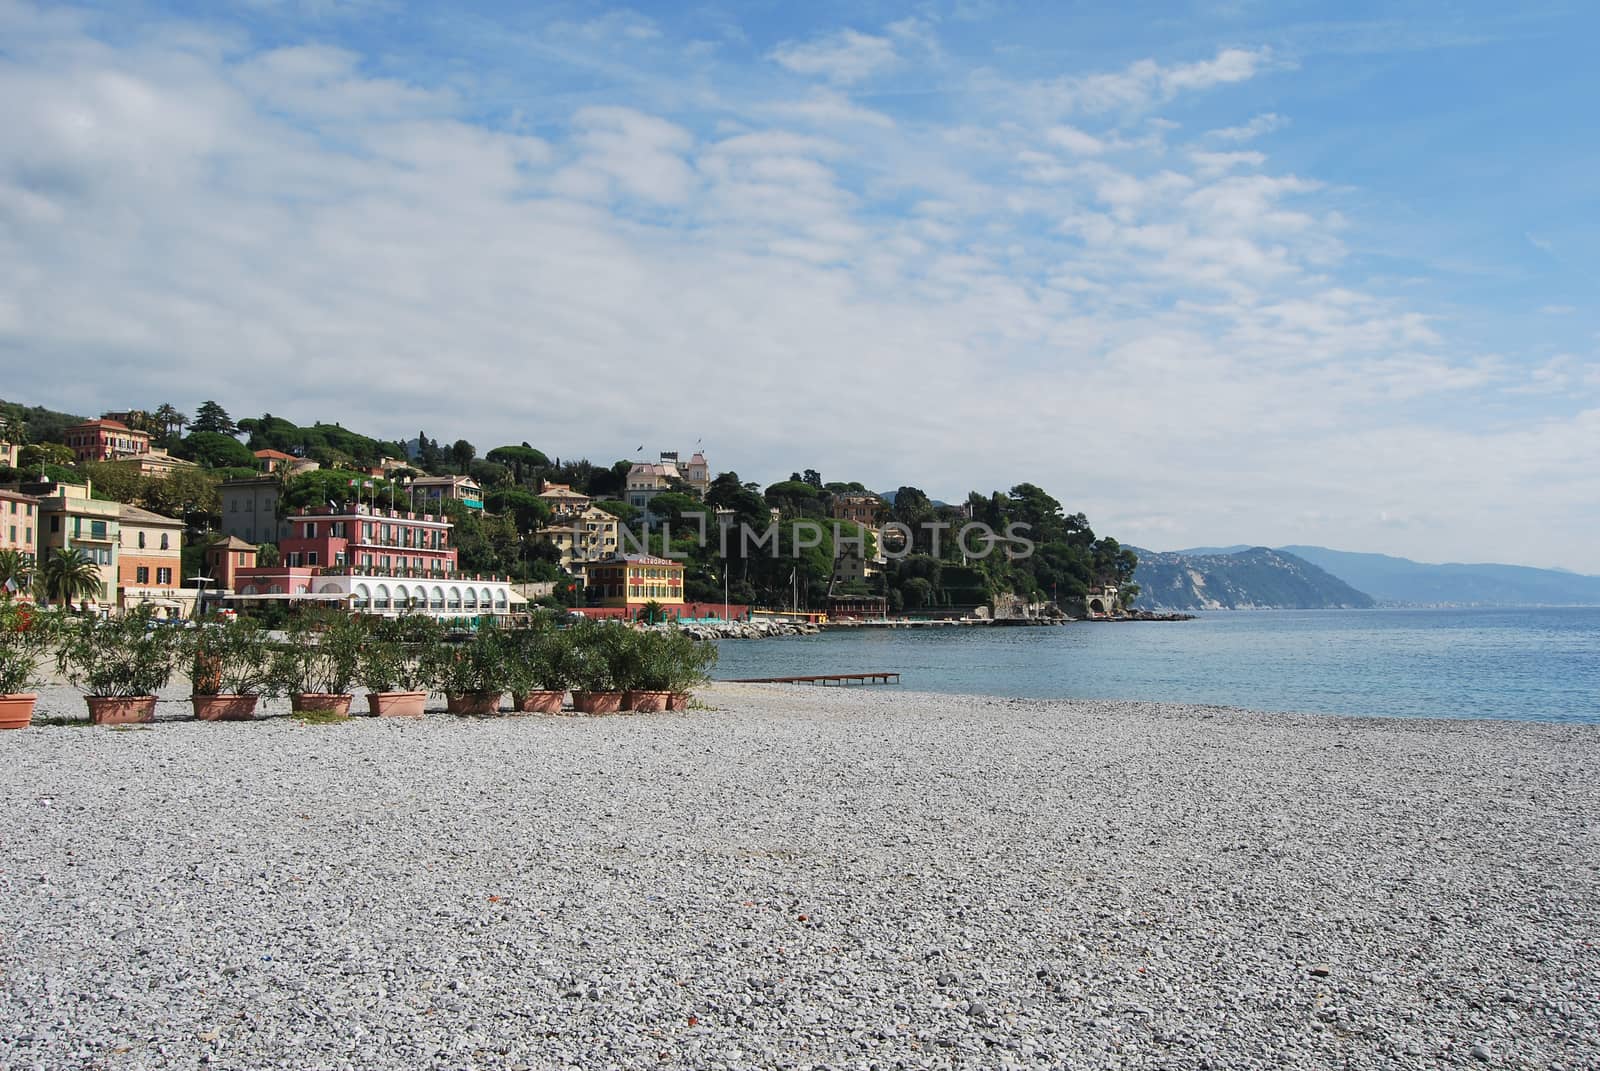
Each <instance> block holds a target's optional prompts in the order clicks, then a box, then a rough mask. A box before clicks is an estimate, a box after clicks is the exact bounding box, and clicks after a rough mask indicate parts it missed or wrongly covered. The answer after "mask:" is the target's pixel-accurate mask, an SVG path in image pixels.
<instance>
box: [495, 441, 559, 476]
mask: <svg viewBox="0 0 1600 1071" xmlns="http://www.w3.org/2000/svg"><path fill="white" fill-rule="evenodd" d="M483 459H484V460H485V461H493V462H494V463H495V464H497V465H504V466H505V467H506V468H508V469H510V470H511V475H512V478H513V479H515V480H516V481H517V482H518V483H526V482H528V481H529V480H531V479H532V478H533V476H534V474H535V473H537V472H539V471H540V470H542V469H546V468H549V467H550V459H549V458H548V457H546V456H545V455H544V454H543V453H541V452H540V451H538V450H535V449H534V448H533V447H531V446H529V445H528V444H527V443H523V444H522V445H521V446H497V447H495V448H494V449H493V450H490V451H489V452H488V453H487V454H484V455H483Z"/></svg>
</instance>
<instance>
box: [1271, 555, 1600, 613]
mask: <svg viewBox="0 0 1600 1071" xmlns="http://www.w3.org/2000/svg"><path fill="white" fill-rule="evenodd" d="M1280 549H1281V550H1282V552H1284V553H1287V554H1292V555H1294V556H1296V557H1298V558H1302V559H1304V560H1305V561H1308V562H1310V563H1312V564H1314V565H1316V566H1318V567H1320V568H1322V569H1324V570H1326V571H1327V572H1329V573H1331V574H1333V575H1334V576H1336V577H1338V578H1339V579H1340V580H1343V581H1344V582H1345V583H1347V584H1350V585H1351V586H1353V587H1356V588H1360V589H1361V590H1362V591H1364V592H1366V593H1367V594H1369V595H1371V596H1372V597H1373V598H1374V599H1376V600H1377V601H1378V602H1380V603H1387V604H1393V605H1403V606H1440V605H1451V606H1539V605H1543V606H1580V605H1581V606H1597V605H1600V576H1583V575H1581V574H1579V573H1568V572H1563V571H1561V570H1558V569H1534V568H1531V567H1529V566H1523V565H1496V564H1476V565H1454V564H1453V565H1431V564H1428V563H1426V562H1415V561H1411V560H1410V559H1408V558H1394V557H1390V556H1389V555H1387V554H1355V553H1351V552H1349V551H1342V550H1329V549H1328V548H1326V547H1304V546H1296V547H1282V548H1280Z"/></svg>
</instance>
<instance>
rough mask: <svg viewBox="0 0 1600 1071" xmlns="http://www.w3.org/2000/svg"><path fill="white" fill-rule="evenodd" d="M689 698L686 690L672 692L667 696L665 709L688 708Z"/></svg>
mask: <svg viewBox="0 0 1600 1071" xmlns="http://www.w3.org/2000/svg"><path fill="white" fill-rule="evenodd" d="M689 698H690V697H689V693H688V692H673V693H672V694H671V695H669V696H667V709H668V710H688V709H689Z"/></svg>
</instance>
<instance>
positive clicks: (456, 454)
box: [450, 439, 478, 476]
mask: <svg viewBox="0 0 1600 1071" xmlns="http://www.w3.org/2000/svg"><path fill="white" fill-rule="evenodd" d="M477 456H478V452H477V450H476V449H474V448H473V445H472V444H471V443H469V442H467V440H465V439H457V440H456V441H455V443H454V444H452V445H451V447H450V459H451V460H452V461H454V462H455V463H456V471H457V472H459V473H461V474H462V475H463V476H465V475H466V473H467V466H468V465H470V464H472V459H473V458H474V457H477Z"/></svg>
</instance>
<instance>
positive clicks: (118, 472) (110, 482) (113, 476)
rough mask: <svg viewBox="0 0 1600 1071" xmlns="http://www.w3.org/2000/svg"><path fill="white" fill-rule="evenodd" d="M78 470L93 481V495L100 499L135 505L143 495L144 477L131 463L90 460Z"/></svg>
mask: <svg viewBox="0 0 1600 1071" xmlns="http://www.w3.org/2000/svg"><path fill="white" fill-rule="evenodd" d="M78 471H79V472H81V473H83V474H84V475H85V476H87V477H88V478H89V479H90V480H91V481H93V483H94V497H96V498H98V499H101V500H102V501H106V502H126V503H128V504H129V505H136V504H138V502H139V500H140V499H141V498H142V497H143V495H144V484H145V479H144V477H143V476H140V475H139V472H138V470H137V469H135V468H133V467H132V466H131V465H117V464H114V463H112V462H108V461H90V462H86V463H85V464H83V465H80V466H79V468H78Z"/></svg>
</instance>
